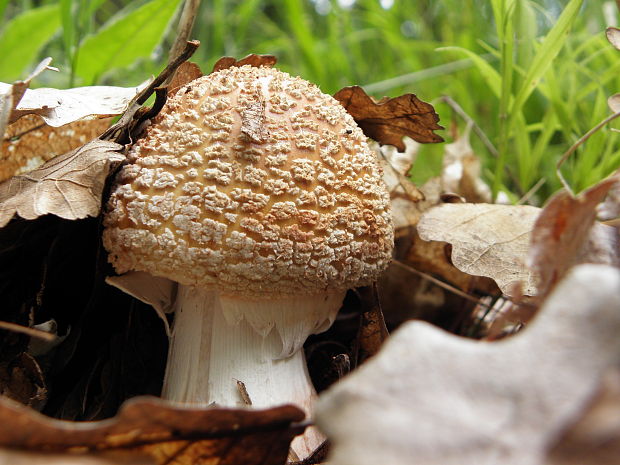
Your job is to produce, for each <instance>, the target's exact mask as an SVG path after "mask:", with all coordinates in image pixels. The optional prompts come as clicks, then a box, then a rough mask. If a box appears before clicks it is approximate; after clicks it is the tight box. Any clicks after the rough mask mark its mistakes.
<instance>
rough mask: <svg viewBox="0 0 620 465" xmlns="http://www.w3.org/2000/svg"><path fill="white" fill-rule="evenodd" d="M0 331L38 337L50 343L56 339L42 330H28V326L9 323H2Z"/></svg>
mask: <svg viewBox="0 0 620 465" xmlns="http://www.w3.org/2000/svg"><path fill="white" fill-rule="evenodd" d="M0 329H5V330H7V331H13V332H14V333H21V334H25V335H26V336H30V337H36V338H38V339H42V340H44V341H48V342H52V341H54V340H55V339H56V336H55V335H53V334H50V333H48V332H45V331H41V330H40V329H34V328H28V327H27V326H22V325H18V324H16V323H9V322H8V321H0Z"/></svg>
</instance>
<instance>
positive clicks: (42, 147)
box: [0, 115, 110, 182]
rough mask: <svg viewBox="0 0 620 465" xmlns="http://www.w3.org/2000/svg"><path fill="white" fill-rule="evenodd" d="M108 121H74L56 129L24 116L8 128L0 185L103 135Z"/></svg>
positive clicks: (0, 152) (0, 154) (0, 160)
mask: <svg viewBox="0 0 620 465" xmlns="http://www.w3.org/2000/svg"><path fill="white" fill-rule="evenodd" d="M109 125H110V120H109V119H92V120H85V121H75V122H73V123H69V124H67V125H65V126H61V127H59V128H54V127H52V126H48V125H47V124H45V122H44V121H43V120H42V119H41V117H39V116H37V115H26V116H24V117H23V118H20V119H18V120H17V121H16V122H14V123H13V124H10V125H9V126H8V127H7V130H6V132H5V134H4V139H3V141H2V148H1V150H0V182H1V181H4V180H5V179H8V178H10V177H11V176H15V175H17V174H20V173H24V172H28V171H32V170H33V169H35V168H38V167H39V166H41V165H42V164H43V163H45V162H46V161H47V160H50V159H52V158H54V157H56V156H58V155H61V154H63V153H67V152H69V151H71V150H73V149H76V148H78V147H79V146H81V145H84V144H85V143H86V142H88V141H90V140H93V139H95V138H96V137H98V136H99V135H100V134H102V133H103V132H104V131H105V130H106V129H107V128H108V126H109Z"/></svg>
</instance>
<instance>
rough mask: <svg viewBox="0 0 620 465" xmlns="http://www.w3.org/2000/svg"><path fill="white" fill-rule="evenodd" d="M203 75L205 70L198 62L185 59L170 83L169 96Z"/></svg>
mask: <svg viewBox="0 0 620 465" xmlns="http://www.w3.org/2000/svg"><path fill="white" fill-rule="evenodd" d="M202 76H203V72H202V70H201V69H200V66H198V65H197V64H196V63H193V62H191V61H185V62H183V63H181V65H180V66H179V67H178V68H177V70H176V72H175V73H174V76H173V77H172V80H171V81H170V84H168V89H169V90H168V98H170V97H172V96H173V95H174V94H176V93H177V92H178V91H179V89H181V87H183V86H184V85H186V84H189V83H190V82H192V81H193V80H194V79H198V78H199V77H202Z"/></svg>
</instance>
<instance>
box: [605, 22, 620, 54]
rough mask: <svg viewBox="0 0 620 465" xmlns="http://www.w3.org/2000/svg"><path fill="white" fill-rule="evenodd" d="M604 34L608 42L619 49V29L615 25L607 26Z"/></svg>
mask: <svg viewBox="0 0 620 465" xmlns="http://www.w3.org/2000/svg"><path fill="white" fill-rule="evenodd" d="M605 35H607V40H608V41H609V43H611V45H613V46H614V47H616V49H618V50H620V29H618V28H617V27H608V28H607V30H606V31H605Z"/></svg>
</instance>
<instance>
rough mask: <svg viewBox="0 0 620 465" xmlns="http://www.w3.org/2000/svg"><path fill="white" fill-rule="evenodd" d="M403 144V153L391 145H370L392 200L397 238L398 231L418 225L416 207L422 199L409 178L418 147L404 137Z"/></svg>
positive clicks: (414, 142)
mask: <svg viewBox="0 0 620 465" xmlns="http://www.w3.org/2000/svg"><path fill="white" fill-rule="evenodd" d="M403 142H404V144H405V151H404V152H399V151H398V149H397V148H396V147H394V146H392V145H383V146H380V145H379V144H378V143H373V150H375V151H376V152H377V157H378V159H379V164H380V165H381V167H382V168H383V180H384V181H385V184H386V186H387V188H388V191H389V193H390V199H391V200H392V219H393V221H394V229H395V231H396V235H397V236H398V235H399V234H400V232H401V231H399V230H403V229H408V228H409V227H410V226H413V225H415V224H416V223H417V222H418V219H419V218H420V206H419V205H417V204H418V202H420V201H422V200H424V198H425V196H424V194H423V193H422V191H421V190H420V189H418V188H417V187H416V186H415V184H413V183H412V182H411V180H410V179H409V177H408V174H409V170H410V169H411V166H412V164H413V162H414V160H415V158H416V156H417V151H418V148H419V146H420V144H418V143H417V142H416V141H414V140H413V139H411V138H409V137H404V138H403Z"/></svg>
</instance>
